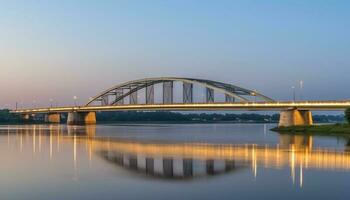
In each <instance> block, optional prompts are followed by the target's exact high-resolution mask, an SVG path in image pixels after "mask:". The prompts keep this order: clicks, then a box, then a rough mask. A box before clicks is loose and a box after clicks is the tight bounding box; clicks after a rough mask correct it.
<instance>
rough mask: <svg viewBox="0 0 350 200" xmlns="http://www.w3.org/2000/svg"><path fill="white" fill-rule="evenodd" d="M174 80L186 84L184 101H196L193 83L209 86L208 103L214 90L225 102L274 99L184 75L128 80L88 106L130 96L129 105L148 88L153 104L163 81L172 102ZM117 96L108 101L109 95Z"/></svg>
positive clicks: (165, 98) (148, 100)
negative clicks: (156, 90)
mask: <svg viewBox="0 0 350 200" xmlns="http://www.w3.org/2000/svg"><path fill="white" fill-rule="evenodd" d="M174 82H182V84H183V91H182V93H183V103H193V85H199V86H201V87H204V88H206V103H212V102H214V101H215V99H214V91H215V92H219V93H222V94H224V95H225V102H234V101H237V100H238V101H240V102H251V100H249V99H248V98H247V97H255V98H258V99H256V100H257V101H265V102H273V101H274V100H273V99H271V98H269V97H267V96H265V95H262V94H261V93H258V92H257V91H253V90H249V89H245V88H242V87H238V86H235V85H232V84H228V83H222V82H218V81H212V80H205V79H194V78H181V77H159V78H146V79H139V80H133V81H128V82H125V83H121V84H118V85H115V86H113V87H111V88H109V89H107V90H105V91H103V92H101V93H100V94H98V95H96V96H95V97H92V98H91V99H90V100H89V102H88V103H87V104H86V106H91V105H92V104H94V103H95V102H101V105H117V104H123V100H124V98H126V97H129V100H130V104H137V92H138V91H140V90H142V89H145V90H146V92H145V93H146V94H145V96H146V97H145V99H146V104H153V103H154V85H156V84H163V103H164V104H172V103H174V102H173V99H174V97H173V96H174V95H173V84H174ZM111 96H112V97H114V98H113V100H112V101H109V99H110V97H111Z"/></svg>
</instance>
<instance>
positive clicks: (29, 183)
mask: <svg viewBox="0 0 350 200" xmlns="http://www.w3.org/2000/svg"><path fill="white" fill-rule="evenodd" d="M273 126H274V125H264V124H186V125H179V124H161V125H150V124H147V125H143V124H137V125H116V124H112V125H96V126H85V127H84V126H65V125H23V126H0V156H1V165H0V199H1V200H2V199H4V200H7V199H36V200H40V199H50V200H53V199H57V200H62V199H65V200H70V199H84V200H88V199H100V200H102V199H143V200H144V199H167V200H171V199H176V200H178V199H201V200H205V199H349V198H350V189H349V188H350V173H349V172H350V153H349V150H350V142H349V141H350V140H349V139H348V138H345V137H324V136H305V135H302V136H292V135H288V134H278V133H274V132H271V131H269V129H270V128H272V127H273Z"/></svg>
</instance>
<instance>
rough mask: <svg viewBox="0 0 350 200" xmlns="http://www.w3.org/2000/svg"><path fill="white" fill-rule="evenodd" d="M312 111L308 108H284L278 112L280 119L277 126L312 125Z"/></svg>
mask: <svg viewBox="0 0 350 200" xmlns="http://www.w3.org/2000/svg"><path fill="white" fill-rule="evenodd" d="M312 124H313V119H312V113H311V111H309V110H298V109H291V110H284V111H281V112H280V120H279V124H278V126H279V127H281V126H284V127H288V126H301V125H312Z"/></svg>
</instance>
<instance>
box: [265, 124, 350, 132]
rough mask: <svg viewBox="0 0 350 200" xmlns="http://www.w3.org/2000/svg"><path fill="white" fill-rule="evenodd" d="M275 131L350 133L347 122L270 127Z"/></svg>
mask: <svg viewBox="0 0 350 200" xmlns="http://www.w3.org/2000/svg"><path fill="white" fill-rule="evenodd" d="M271 130H272V131H275V132H283V133H317V134H325V135H335V134H347V135H350V125H349V124H339V123H337V124H322V125H308V126H290V127H275V128H273V129H271Z"/></svg>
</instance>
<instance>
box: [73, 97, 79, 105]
mask: <svg viewBox="0 0 350 200" xmlns="http://www.w3.org/2000/svg"><path fill="white" fill-rule="evenodd" d="M73 99H74V106H77V99H78V97H77V96H73Z"/></svg>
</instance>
